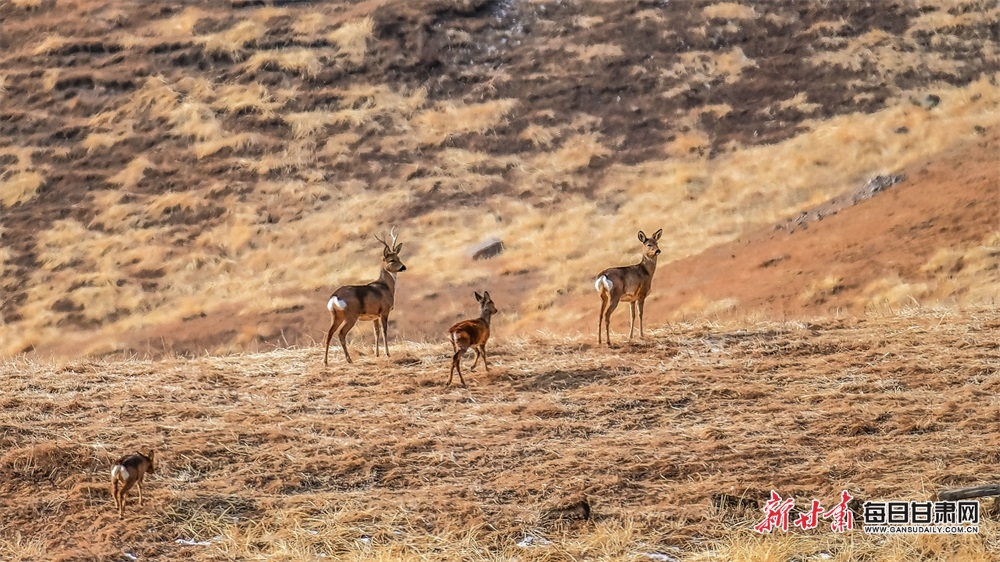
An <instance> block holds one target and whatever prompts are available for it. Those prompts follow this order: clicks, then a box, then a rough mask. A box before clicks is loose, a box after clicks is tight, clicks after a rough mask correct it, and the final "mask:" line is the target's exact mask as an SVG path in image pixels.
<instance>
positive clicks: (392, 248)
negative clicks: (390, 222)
mask: <svg viewBox="0 0 1000 562" xmlns="http://www.w3.org/2000/svg"><path fill="white" fill-rule="evenodd" d="M374 236H375V239H376V240H378V241H379V242H381V243H382V245H383V246H385V249H386V251H388V252H398V251H399V245H397V244H396V238H397V235H396V227H395V226H393V227H392V230H390V231H389V236H392V245H389V244H388V243H387V242H386V241H385V240H383V239H381V238H379V237H378V234H375V235H374Z"/></svg>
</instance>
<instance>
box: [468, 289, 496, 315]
mask: <svg viewBox="0 0 1000 562" xmlns="http://www.w3.org/2000/svg"><path fill="white" fill-rule="evenodd" d="M473 294H475V295H476V300H477V301H479V304H480V305H481V306H482V307H483V316H486V315H489V316H493V315H494V314H496V313H497V307H496V306H494V305H493V299H491V298H490V292H489V291H483V294H482V295H480V294H479V293H473Z"/></svg>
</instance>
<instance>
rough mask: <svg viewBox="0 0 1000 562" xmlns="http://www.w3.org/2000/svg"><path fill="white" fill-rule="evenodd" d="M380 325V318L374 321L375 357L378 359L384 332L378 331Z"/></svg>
mask: <svg viewBox="0 0 1000 562" xmlns="http://www.w3.org/2000/svg"><path fill="white" fill-rule="evenodd" d="M378 323H379V319H378V318H376V319H375V320H373V321H372V324H373V325H374V326H375V357H378V340H379V338H381V337H382V330H379V329H378Z"/></svg>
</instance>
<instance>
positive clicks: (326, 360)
mask: <svg viewBox="0 0 1000 562" xmlns="http://www.w3.org/2000/svg"><path fill="white" fill-rule="evenodd" d="M342 323H343V318H338V317H337V315H336V314H331V320H330V331H329V332H327V333H326V353H324V354H323V364H324V365H329V364H330V340H332V339H333V333H334V332H335V331H336V330H337V327H338V326H340V325H341V324H342Z"/></svg>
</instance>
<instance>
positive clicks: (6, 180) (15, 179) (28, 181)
mask: <svg viewBox="0 0 1000 562" xmlns="http://www.w3.org/2000/svg"><path fill="white" fill-rule="evenodd" d="M43 185H45V176H43V175H42V174H41V173H39V172H34V171H17V172H13V173H8V174H5V175H4V176H0V204H2V205H3V206H4V207H13V206H14V205H18V204H21V203H25V202H27V201H30V200H31V199H32V198H33V197H34V196H35V194H36V193H38V190H39V189H40V188H41V187H42V186H43Z"/></svg>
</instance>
